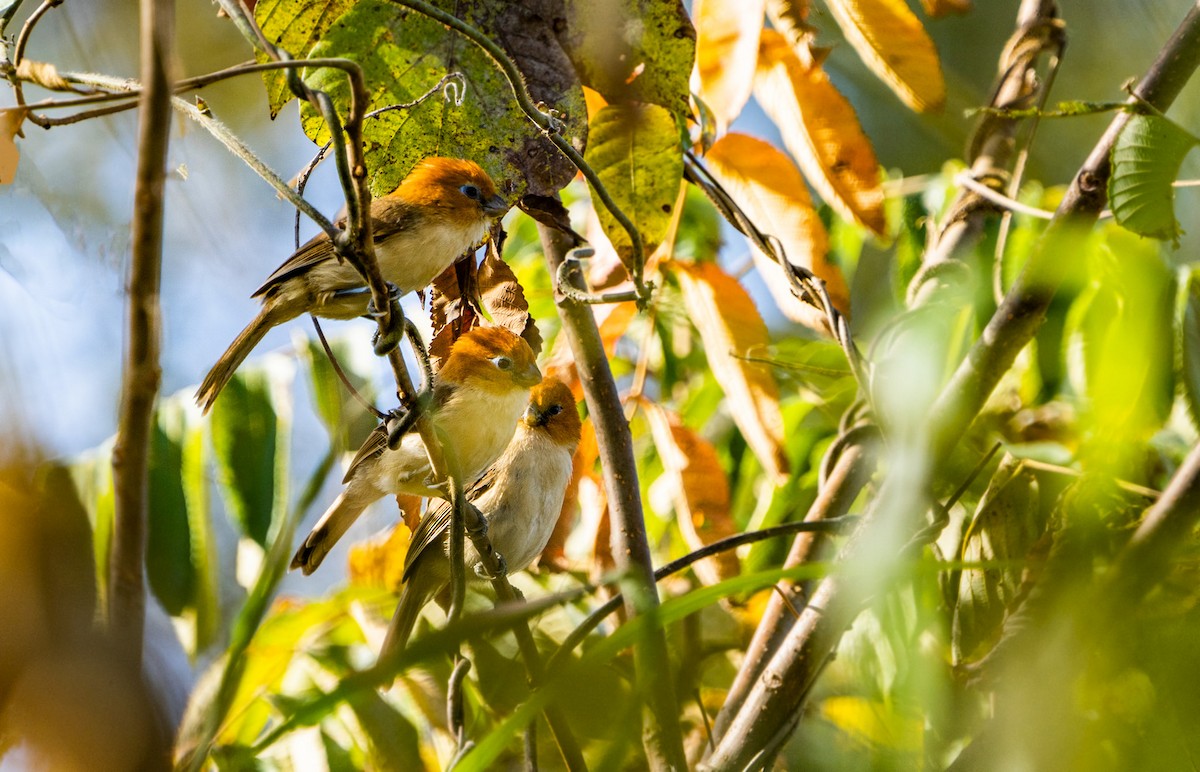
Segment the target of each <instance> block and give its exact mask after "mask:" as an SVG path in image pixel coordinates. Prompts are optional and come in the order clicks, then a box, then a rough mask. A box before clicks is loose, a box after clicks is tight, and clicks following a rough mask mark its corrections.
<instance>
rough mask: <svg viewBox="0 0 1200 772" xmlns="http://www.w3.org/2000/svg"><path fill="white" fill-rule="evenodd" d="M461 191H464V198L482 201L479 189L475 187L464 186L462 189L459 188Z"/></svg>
mask: <svg viewBox="0 0 1200 772" xmlns="http://www.w3.org/2000/svg"><path fill="white" fill-rule="evenodd" d="M459 190H461V191H462V194H463V195H464V196H466V197H467V198H469V199H471V200H472V201H478V200H479V199H480V193H479V188H477V187H475V186H474V185H463V186H462V187H461V188H459Z"/></svg>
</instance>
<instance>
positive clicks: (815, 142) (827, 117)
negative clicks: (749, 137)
mask: <svg viewBox="0 0 1200 772" xmlns="http://www.w3.org/2000/svg"><path fill="white" fill-rule="evenodd" d="M758 65H759V66H758V74H757V75H756V76H755V82H754V95H755V97H756V98H757V100H758V103H759V104H760V105H762V108H763V110H765V111H766V113H767V115H769V116H770V117H771V120H772V121H774V122H775V125H776V126H778V127H779V130H780V131H781V132H782V133H783V141H784V144H786V145H787V148H788V150H789V151H791V153H792V156H793V157H794V158H795V159H796V161H797V162H799V164H800V168H801V169H803V170H804V176H805V177H806V178H807V179H808V181H809V182H811V183H812V184H813V186H814V187H815V188H816V189H817V192H818V193H820V194H821V197H822V198H824V199H825V201H826V202H828V204H829V205H830V206H832V207H833V208H834V209H835V210H836V211H837V212H838V214H840V215H841V216H842V217H843V218H845V219H847V220H853V221H856V222H858V223H860V224H862V225H863V226H865V227H867V228H869V229H871V230H872V231H874V232H875V233H877V234H879V235H883V232H884V229H885V227H886V226H885V222H884V216H883V188H882V187H880V185H879V162H878V161H877V160H876V159H875V150H874V149H873V148H872V147H871V142H870V140H868V139H867V136H866V134H864V133H863V130H862V126H860V125H859V123H858V116H857V115H855V114H854V108H853V107H851V106H850V103H849V102H847V101H846V98H845V97H843V96H842V95H841V94H840V93H838V90H837V89H836V88H834V87H833V84H832V83H830V82H829V78H828V76H826V75H825V73H824V71H822V70H821V68H820V67H819V66H818V65H817V64H816V63H815V62H809V63H805V62H802V61H801V60H800V57H799V56H798V55H797V54H796V52H795V51H793V50H792V47H791V46H790V45H788V42H787V41H786V40H785V39H784V38H783V36H782V35H780V34H779V33H778V32H775V31H774V30H763V33H762V39H761V42H760V44H759V62H758Z"/></svg>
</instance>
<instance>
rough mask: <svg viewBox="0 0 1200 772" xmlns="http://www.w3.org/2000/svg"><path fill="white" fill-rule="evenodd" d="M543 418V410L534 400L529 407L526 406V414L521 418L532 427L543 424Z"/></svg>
mask: <svg viewBox="0 0 1200 772" xmlns="http://www.w3.org/2000/svg"><path fill="white" fill-rule="evenodd" d="M543 418H544V416H542V413H541V411H540V410H538V409H537V407H536V406H535V405H534V404H533V403H532V402H530V403H529V407H527V408H525V415H524V416H522V418H521V420H522V421H524V422H525V425H526V426H528V427H529V428H530V429H536V428H537V427H539V426H541V425H542V420H543Z"/></svg>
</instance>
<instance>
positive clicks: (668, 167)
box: [584, 105, 683, 266]
mask: <svg viewBox="0 0 1200 772" xmlns="http://www.w3.org/2000/svg"><path fill="white" fill-rule="evenodd" d="M588 132H589V138H588V148H587V153H586V154H585V155H584V158H585V160H587V162H588V163H589V164H590V165H591V166H592V168H593V169H595V170H596V174H597V175H598V176H599V177H600V181H601V182H603V183H604V187H605V188H606V189H607V190H608V192H609V194H610V195H611V196H612V198H613V200H614V201H615V202H616V203H617V206H619V207H620V208H621V210H622V211H623V212H624V213H625V215H626V216H628V217H629V218H630V219H631V220H632V221H633V224H634V225H635V226H636V227H637V229H638V232H639V233H640V234H641V236H642V241H643V243H644V246H645V252H646V255H647V256H649V254H650V253H651V252H652V251H653V250H654V247H655V246H657V245H658V243H659V242H660V241H662V239H663V236H664V235H665V234H666V232H667V226H668V225H669V224H670V222H671V210H672V207H673V205H674V203H675V197H676V196H677V195H678V193H679V181H680V179H681V178H682V177H683V154H682V149H681V148H680V144H679V134H678V133H677V131H676V129H675V119H674V118H672V117H671V114H670V113H669V112H667V111H666V110H665V109H664V108H662V107H658V106H656V105H640V106H624V105H610V106H608V107H605V108H604V109H603V110H601V111H600V112H599V113H597V114H596V117H595V118H594V119H593V120H592V123H591V126H589V128H588ZM595 206H596V213H597V215H598V216H599V217H600V224H601V225H602V226H603V227H604V232H605V234H606V235H607V236H608V238H609V240H610V241H612V243H613V246H614V247H616V248H617V252H618V253H619V254H620V255H621V259H622V260H623V261H624V262H625V264H626V265H627V266H628V265H629V259H630V250H631V248H632V242H631V241H630V240H629V234H628V233H627V232H626V231H625V229H624V228H623V227H621V225H620V223H618V222H617V220H616V219H615V218H614V217H613V216H612V214H611V213H609V211H608V209H607V208H606V207H605V206H604V205H603V204H602V203H600V200H599V199H598V198H597V199H595Z"/></svg>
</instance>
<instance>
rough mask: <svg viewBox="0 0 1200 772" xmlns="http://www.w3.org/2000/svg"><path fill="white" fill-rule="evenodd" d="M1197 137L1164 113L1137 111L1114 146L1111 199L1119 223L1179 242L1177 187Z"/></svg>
mask: <svg viewBox="0 0 1200 772" xmlns="http://www.w3.org/2000/svg"><path fill="white" fill-rule="evenodd" d="M1197 144H1200V139H1197V138H1196V137H1194V136H1193V135H1191V134H1190V133H1188V132H1187V131H1184V130H1183V129H1182V128H1180V127H1179V126H1178V125H1176V124H1175V123H1174V122H1173V121H1170V120H1168V119H1166V118H1163V117H1161V116H1158V115H1135V116H1133V117H1131V118H1130V119H1129V123H1128V124H1127V125H1126V126H1125V128H1124V129H1123V130H1122V131H1121V133H1120V135H1119V136H1118V137H1117V141H1116V144H1114V145H1113V149H1112V176H1111V177H1110V178H1109V181H1108V198H1109V202H1110V204H1111V206H1112V211H1113V216H1114V217H1116V220H1117V223H1118V224H1120V225H1121V226H1123V227H1125V228H1128V229H1129V230H1131V231H1133V232H1134V233H1136V234H1138V235H1139V236H1149V237H1151V238H1155V239H1170V240H1172V241H1177V240H1178V238H1179V234H1180V230H1179V223H1178V222H1177V221H1176V220H1175V190H1174V189H1173V188H1172V187H1171V183H1173V182H1174V181H1175V178H1176V177H1177V176H1178V175H1179V167H1180V165H1181V164H1182V163H1183V158H1184V156H1186V155H1187V154H1188V151H1189V150H1191V149H1192V148H1193V147H1194V146H1195V145H1197Z"/></svg>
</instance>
